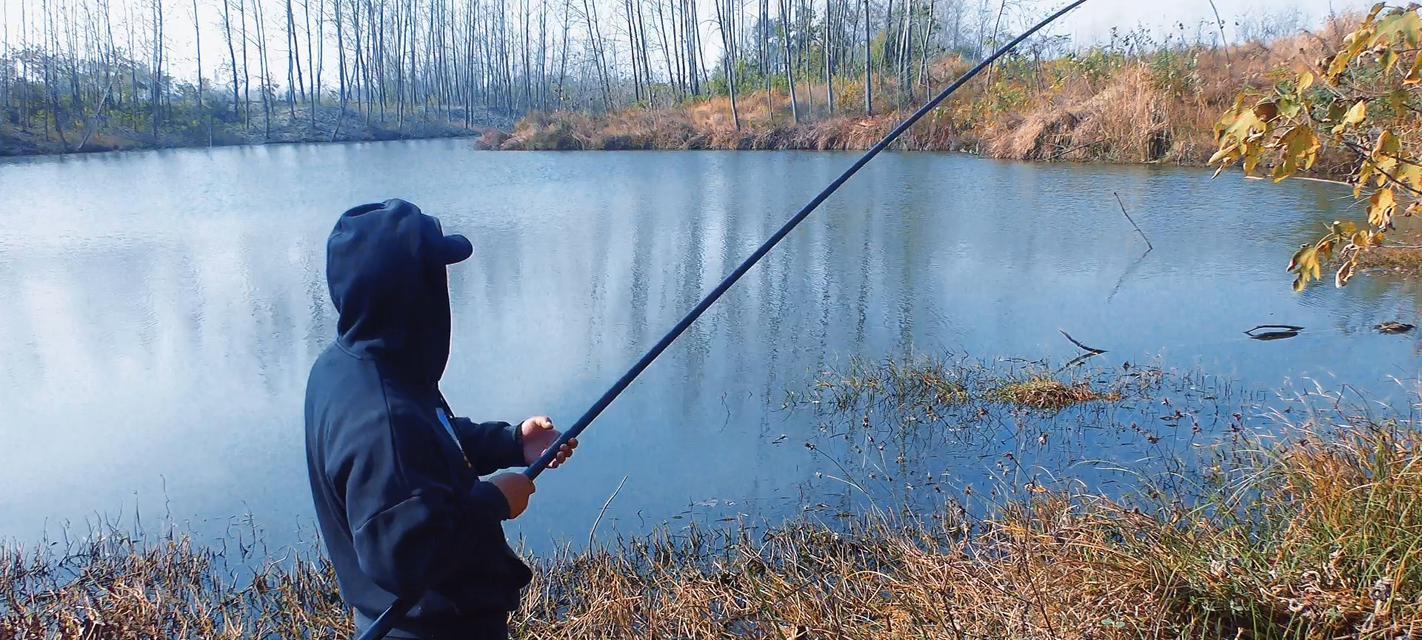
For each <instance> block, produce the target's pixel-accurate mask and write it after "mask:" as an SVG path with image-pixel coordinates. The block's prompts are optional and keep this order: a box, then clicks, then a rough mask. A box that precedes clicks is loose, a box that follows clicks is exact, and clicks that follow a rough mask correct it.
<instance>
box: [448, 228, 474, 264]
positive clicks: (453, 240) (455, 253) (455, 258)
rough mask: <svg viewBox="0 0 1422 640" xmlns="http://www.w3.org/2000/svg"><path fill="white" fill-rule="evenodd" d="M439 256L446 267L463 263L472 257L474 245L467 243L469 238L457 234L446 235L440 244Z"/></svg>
mask: <svg viewBox="0 0 1422 640" xmlns="http://www.w3.org/2000/svg"><path fill="white" fill-rule="evenodd" d="M440 254H441V255H440V258H441V259H442V260H444V263H445V264H446V265H450V264H454V263H456V262H463V261H465V260H468V259H469V256H471V255H474V245H473V244H472V243H470V242H469V238H466V237H464V236H462V235H459V234H457V233H455V234H451V235H447V236H445V237H444V241H443V242H441V243H440Z"/></svg>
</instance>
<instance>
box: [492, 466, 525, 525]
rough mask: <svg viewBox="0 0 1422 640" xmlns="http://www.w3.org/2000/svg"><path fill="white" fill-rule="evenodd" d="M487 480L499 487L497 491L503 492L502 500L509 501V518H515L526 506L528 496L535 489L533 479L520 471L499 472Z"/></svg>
mask: <svg viewBox="0 0 1422 640" xmlns="http://www.w3.org/2000/svg"><path fill="white" fill-rule="evenodd" d="M489 482H491V483H493V485H494V486H496V487H498V488H499V492H500V493H502V494H504V500H505V501H507V502H508V503H509V519H510V520H512V519H514V518H517V517H518V516H519V514H522V513H523V512H524V510H525V509H527V508H528V497H529V496H531V495H533V492H534V491H535V490H536V489H534V487H533V481H532V480H529V479H528V476H525V475H523V474H522V473H501V474H499V475H496V476H494V477H492V478H489Z"/></svg>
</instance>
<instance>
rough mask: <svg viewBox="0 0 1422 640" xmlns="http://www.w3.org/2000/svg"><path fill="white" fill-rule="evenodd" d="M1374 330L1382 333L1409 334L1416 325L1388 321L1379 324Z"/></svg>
mask: <svg viewBox="0 0 1422 640" xmlns="http://www.w3.org/2000/svg"><path fill="white" fill-rule="evenodd" d="M1373 328H1374V329H1377V330H1378V331H1380V332H1382V333H1407V332H1408V331H1411V330H1413V329H1415V328H1416V327H1415V326H1414V325H1410V324H1407V323H1406V322H1393V321H1388V322H1382V323H1379V324H1378V325H1377V326H1375V327H1373Z"/></svg>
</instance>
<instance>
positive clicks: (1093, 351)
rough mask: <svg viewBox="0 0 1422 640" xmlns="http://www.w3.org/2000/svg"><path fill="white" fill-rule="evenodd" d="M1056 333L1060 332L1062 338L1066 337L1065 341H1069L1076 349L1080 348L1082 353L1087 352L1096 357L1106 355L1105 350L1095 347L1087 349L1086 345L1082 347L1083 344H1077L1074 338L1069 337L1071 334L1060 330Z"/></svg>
mask: <svg viewBox="0 0 1422 640" xmlns="http://www.w3.org/2000/svg"><path fill="white" fill-rule="evenodd" d="M1057 331H1059V332H1061V334H1062V335H1063V336H1066V339H1067V340H1070V341H1071V343H1072V344H1074V345H1076V346H1077V347H1079V348H1081V350H1082V351H1089V352H1091V355H1093V356H1097V355H1101V354H1103V353H1106V350H1105V349H1097V348H1096V347H1088V346H1086V345H1084V344H1082V343H1080V342H1078V341H1077V339H1076V338H1073V337H1071V334H1070V333H1067V332H1065V331H1062V330H1061V329H1057Z"/></svg>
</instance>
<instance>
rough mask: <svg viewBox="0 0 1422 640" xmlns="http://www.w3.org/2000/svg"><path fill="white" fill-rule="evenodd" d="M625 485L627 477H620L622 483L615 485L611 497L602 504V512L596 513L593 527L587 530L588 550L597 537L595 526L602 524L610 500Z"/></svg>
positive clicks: (610, 504)
mask: <svg viewBox="0 0 1422 640" xmlns="http://www.w3.org/2000/svg"><path fill="white" fill-rule="evenodd" d="M624 484H627V476H625V475H624V476H622V482H619V483H617V488H616V489H613V490H612V495H610V496H608V497H607V502H604V503H602V510H601V511H598V512H597V519H596V520H593V526H592V528H591V529H589V530H588V548H589V549H591V548H592V546H593V537H594V536H596V535H597V526H598V525H599V524H602V517H603V516H605V515H607V508H608V507H610V506H612V499H613V498H616V497H617V494H618V493H619V492H621V491H622V485H624Z"/></svg>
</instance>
